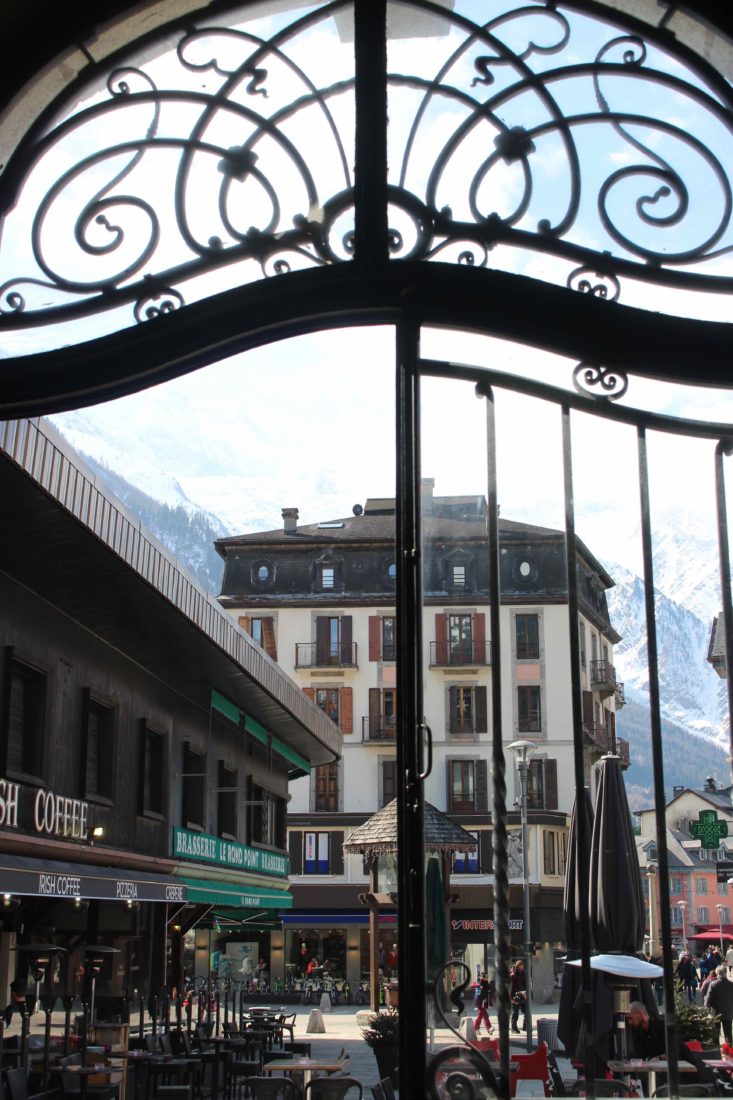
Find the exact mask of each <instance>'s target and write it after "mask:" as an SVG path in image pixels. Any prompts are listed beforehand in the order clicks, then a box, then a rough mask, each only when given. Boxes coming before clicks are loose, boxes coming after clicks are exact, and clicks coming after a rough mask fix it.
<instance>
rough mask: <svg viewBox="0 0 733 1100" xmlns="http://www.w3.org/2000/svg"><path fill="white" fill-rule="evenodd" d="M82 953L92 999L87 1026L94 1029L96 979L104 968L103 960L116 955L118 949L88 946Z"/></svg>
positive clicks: (97, 945) (95, 945) (102, 945)
mask: <svg viewBox="0 0 733 1100" xmlns="http://www.w3.org/2000/svg"><path fill="white" fill-rule="evenodd" d="M82 950H83V953H84V969H85V970H86V972H87V974H91V976H92V998H91V1004H90V1006H89V1026H90V1027H94V1022H95V1021H94V1013H95V1006H94V998H95V993H96V986H97V978H98V977H99V975H100V974H101V973H102V967H103V966H104V960H105V958H106V957H107V956H108V955H116V954H117V953H118V949H117V948H116V947H106V946H105V945H104V944H88V945H87V946H86V947H84V948H83V949H82Z"/></svg>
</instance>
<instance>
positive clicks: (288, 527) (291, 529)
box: [283, 508, 298, 535]
mask: <svg viewBox="0 0 733 1100" xmlns="http://www.w3.org/2000/svg"><path fill="white" fill-rule="evenodd" d="M297 529H298V509H297V508H283V531H284V532H285V534H286V535H294V534H295V532H296V531H297Z"/></svg>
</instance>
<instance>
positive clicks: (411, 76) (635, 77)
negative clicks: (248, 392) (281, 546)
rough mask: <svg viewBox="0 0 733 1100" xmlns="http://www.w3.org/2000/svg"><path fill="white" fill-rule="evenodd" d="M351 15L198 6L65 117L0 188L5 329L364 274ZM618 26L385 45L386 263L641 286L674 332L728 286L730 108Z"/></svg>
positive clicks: (593, 23) (470, 30)
mask: <svg viewBox="0 0 733 1100" xmlns="http://www.w3.org/2000/svg"><path fill="white" fill-rule="evenodd" d="M422 8H424V13H422V14H424V15H425V18H426V19H428V17H430V18H432V19H433V22H434V23H435V20H436V13H435V9H434V7H433V6H432V5H429V4H422V3H421V2H420V0H413V2H412V3H411V9H412V10H413V12H414V14H415V18H416V19H417V20H419V19H420V17H421V9H422ZM348 10H349V5H348V4H347V3H346V0H344V2H343V3H341V2H340V0H334V2H333V3H329V4H325V5H322V6H321V7H318V8H316V9H314V10H312V11H309V12H308V13H307V14H305V15H302V14H300V15H291V16H286V15H282V13H281V14H280V15H279V16H278V18H277V19H273V20H272V22H271V23H270V24H267V22H266V21H261V22H258V23H257V24H256V25H255V24H253V25H252V26H251V27H250V26H248V24H247V15H248V11H247V9H246V8H244V9H243V10H242V12H241V13H237V12H236V9H232V11H231V12H230V19H229V25H226V26H221V25H211V24H210V17H209V15H208V10H206V9H205V10H204V11H202V12H201V13H199V15H200V22H199V24H197V25H192V23H190V22H189V24H188V26H187V29H186V30H185V31H179V32H178V38H177V41H175V42H174V45H173V46H172V47H170V48H167V46H166V45H165V44H166V43H167V42H169V41H171V36H170V31H169V30H167V29H166V28H162V29H161V50H160V52H159V55H158V56H154V55H155V51H154V50H151V49H150V46H149V43H148V47H147V54H146V59H145V60H144V61H142V60H139V59H136V58H135V57H134V56H133V55H132V54H131V55H130V57H129V58H128V59H127V60H126V61H125V62H121V63H120V64H118V65H117V67H116V68H115V69H114V70H113V71H112V72H111V73H110V74H109V76H108V77H107V78H106V80H104V82H103V83H101V84H91V83H90V84H89V86H88V88H87V89H84V90H82V92H77V102H76V103H73V104H72V103H60V104H59V105H58V111H57V114H56V119H57V121H55V122H54V123H53V124H48V123H46V122H44V123H43V124H41V123H39V125H38V126H37V128H36V130H35V131H31V133H30V134H29V135H28V136H27V138H26V140H25V141H24V143H22V145H21V147H20V148H19V151H18V153H17V155H16V156H15V157H14V158H11V161H10V164H9V165H8V168H7V169H6V171H5V173H4V177H3V184H2V187H1V188H0V209H2V210H4V211H6V213H5V215H4V224H3V239H2V250H1V251H0V262H2V266H3V270H4V271H6V272H8V273H9V275H8V277H7V278H6V281H5V282H4V284H3V285H2V286H1V287H0V329H2V328H4V329H6V330H13V329H22V328H28V327H31V326H34V325H43V324H47V323H49V322H55V321H62V320H71V319H74V318H83V317H84V316H85V315H87V314H92V313H94V314H96V315H97V316H101V315H102V314H104V313H105V312H107V311H108V312H109V313H110V315H111V314H112V313H113V312H114V311H116V314H117V320H115V321H114V322H112V321H110V322H109V323H110V324H119V323H120V321H119V316H120V310H119V307H120V306H126V308H128V309H130V307H131V310H132V314H133V316H134V317H135V318H136V319H138V320H143V319H146V320H148V321H149V320H150V319H153V318H155V317H156V316H157V315H158V314H157V313H156V312H155V309H153V311H152V312H151V310H150V309H143V310H141V309H140V308H139V307H138V306H137V305H136V303H138V302H139V301H140V300H141V299H142V298H147V297H149V296H150V294H151V293H152V295H153V297H157V298H159V299H160V300H161V303H162V304H161V306H160V308H159V310H158V312H166V311H167V310H168V308H169V306H170V304H171V303H172V302H173V298H171V297H170V292H171V290H172V288H175V291H176V294H177V295H178V297H177V298H176V299H175V301H176V305H180V304H181V303H182V302H183V301H184V300H185V302H187V303H188V302H191V301H194V300H196V299H197V298H200V297H205V296H207V295H210V294H214V293H217V292H218V291H219V290H220V289H221V287H222V285H226V286H227V287H228V286H231V285H232V284H234V285H236V284H240V285H242V284H245V283H247V282H252V281H254V280H256V279H259V278H262V277H274V276H284V275H285V276H286V275H287V274H288V273H290V272H292V271H295V270H298V269H303V268H308V269H312V270H316V269H318V268H319V267H322V266H324V265H331V264H336V263H343V262H357V263H358V261H359V255H358V242H357V240H356V235H355V228H354V227H355V224H356V222H357V218H356V214H355V212H356V207H357V204H358V203H361V202H366V203H369V202H372V201H374V196H369V195H365V194H364V192H363V191H362V190H360V189H359V187H358V186H357V182H358V181H357V180H356V179H355V177H354V172H353V168H352V165H353V162H354V156H353V149H352V133H353V116H354V102H355V86H356V72H355V69H354V66H353V54H352V53H351V52H350V50H349V48H348V35H345V36H344V35H343V34H342V33H341V31H342V30H343V27H341V26H340V24H339V19H341V20H343V19H344V18H345V19H347V20H348V18H349V16H348ZM599 10H600V9H599ZM288 18H290V22H288ZM614 20H615V22H614V23H612V22H610V19H609V18H606V19H605V20H602V19H600V18H597V17H595V16H593V15H592V14H591V11H590V9H587V10H586V9H585V8H583V9H581V10H578V8H577V6H576V5H567V6H564V5H563V4H562V3H559V2H556V0H552V2H550V0H547V2H546V3H541V2H536V3H533V4H524V3H523V4H520V5H517V4H516V0H514V3H512V2H510V0H497V3H496V4H495V5H493V6H492V17H491V18H490V19H488V20H487V21H486V22H484V23H479V22H476V21H475V19H474V17H473V9H472V7H470V6H469V5H468V4H465V3H464V2H463V0H456V2H455V5H454V6H453V7H452V9H451V10H447V9H441V12H440V16H439V19H437V22H438V23H439V24H440V25H441V27H442V28H444V30H445V31H446V32H447V31H450V33H443V34H441V33H437V32H436V34H435V36H434V37H433V38H431V42H430V50H429V51H427V54H426V56H427V57H428V58H429V62H425V63H424V64H423V60H424V59H423V57H422V52H423V51H421V50H419V49H418V48H417V47H416V48H415V49H414V50H412V52H410V50H406V49H404V48H403V46H404V43H400V44H399V45H394V46H393V44H392V43H391V42H388V57H389V62H390V63H389V75H388V89H387V92H388V107H389V127H390V129H389V133H390V134H391V133H393V132H394V133H397V134H399V138H398V139H396V140H395V139H394V138H390V141H391V142H392V145H391V149H390V169H389V176H388V179H387V181H386V183H387V202H388V211H387V215H388V226H389V229H388V233H387V237H386V248H385V255H384V257H383V260H384V263H385V264H388V263H389V262H390V261H393V260H406V259H409V260H412V261H415V260H426V261H430V260H439V261H441V262H443V263H456V264H460V265H464V266H470V267H476V268H480V267H481V268H486V267H488V266H489V263H492V264H493V265H495V266H496V267H497V268H501V269H503V270H508V271H516V272H520V273H526V270H527V259H528V257H531V254H532V253H535V254H537V253H541V254H544V256H545V259H544V261H542V264H541V267H542V273H541V275H540V277H541V278H544V279H551V280H554V281H557V282H559V283H560V284H561V285H562V284H565V285H568V286H574V287H575V288H576V289H579V290H582V291H585V292H587V293H591V294H593V295H595V296H597V297H602V298H605V299H606V300H608V301H612V300H617V299H618V298H619V295H620V279H621V278H623V277H625V276H629V277H630V279H629V282H630V283H631V285H632V288H637V287H638V286H639V285H640V284H642V283H647V284H650V283H651V284H654V286H655V288H656V293H657V296H658V301H657V300H655V304H654V308H664V307H665V306H664V303H665V302H667V301H668V303H669V307H668V311H669V312H680V311H682V308H683V306H684V309H687V308H689V301H690V296H689V295H688V296H687V298H686V299H685V300H684V303H683V305H682V306H680V305H678V304H676V303H677V302H678V300H677V298H676V297H675V295H676V294H677V293H678V292H680V291H684V290H690V289H703V288H710V289H715V290H730V289H733V264H731V260H730V254H731V251H733V216H732V215H733V184H732V182H731V181H732V179H733V171H732V164H733V99H732V98H731V93H730V89H729V88H727V87H724V86H723V85H722V84H721V82H720V81H719V80H718V79H717V78H716V76H715V75H714V74H712V72H711V71H709V70H708V69H707V67H706V65H705V63H704V62H703V61H701V60H700V61H696V60H695V59H694V58H692V55H691V54H690V53H689V52H688V53H685V54H684V55H683V54H681V53H680V54H674V52H673V50H674V44H673V42H672V41H671V40H670V38H669V36H668V35H666V34H665V33H664V32H663V31H658V30H654V29H653V28H651V27H650V28H649V29H648V31H646V32H645V34H644V36H643V37H642V36H641V34H640V33H639V31H638V23H637V24H635V25H634V29H633V32H632V30H630V29H629V28H628V27H626V26H625V25H624V17H623V16H622V15H621V14H618V15H616V16H615V17H614ZM265 26H267V31H266V32H265V31H264V29H263V28H264V27H265ZM273 28H274V29H273ZM166 49H167V52H166ZM390 50H391V51H392V54H390ZM151 56H153V60H150V57H151ZM426 66H427V67H426ZM97 79H98V78H97ZM384 125H385V127H387V126H388V123H387V119H385V120H384ZM25 196H29V198H28V201H27V203H25V204H24V198H25ZM632 281H633V282H632ZM624 294H625V298H627V297H628V294H627V290H626V282H625V284H624ZM164 300H165V301H164ZM166 303H168V304H166ZM634 304H636V303H634ZM642 305H645V306H647V305H648V296H647V299H646V300H643V301H642ZM693 308H694V306H693ZM128 316H129V314H128ZM100 323H101V322H100ZM122 323H125V322H124V321H123V322H122ZM603 385H604V388H605V382H604V383H603Z"/></svg>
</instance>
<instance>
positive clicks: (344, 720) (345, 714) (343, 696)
mask: <svg viewBox="0 0 733 1100" xmlns="http://www.w3.org/2000/svg"><path fill="white" fill-rule="evenodd" d="M339 704H340V705H339V710H340V712H341V732H342V733H353V732H354V692H353V689H352V688H341V690H340V692H339Z"/></svg>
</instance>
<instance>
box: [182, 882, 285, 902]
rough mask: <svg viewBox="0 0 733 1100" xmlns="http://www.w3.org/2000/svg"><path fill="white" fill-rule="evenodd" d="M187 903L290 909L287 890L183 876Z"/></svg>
mask: <svg viewBox="0 0 733 1100" xmlns="http://www.w3.org/2000/svg"><path fill="white" fill-rule="evenodd" d="M180 878H181V882H185V884H186V886H187V887H188V903H189V905H223V906H227V907H228V908H233V909H292V908H293V895H292V894H291V893H290V891H289V890H268V889H266V888H265V887H263V886H243V885H242V886H235V885H234V884H233V883H230V882H214V881H212V880H211V879H204V878H185V877H184V876H183V875H181V876H180Z"/></svg>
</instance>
